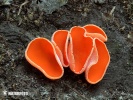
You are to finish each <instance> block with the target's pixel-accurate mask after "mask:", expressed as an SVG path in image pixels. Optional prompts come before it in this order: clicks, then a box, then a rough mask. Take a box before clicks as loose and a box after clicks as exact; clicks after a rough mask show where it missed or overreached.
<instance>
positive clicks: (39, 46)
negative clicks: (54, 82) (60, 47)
mask: <svg viewBox="0 0 133 100" xmlns="http://www.w3.org/2000/svg"><path fill="white" fill-rule="evenodd" d="M25 57H26V59H27V61H28V62H29V63H30V64H31V65H33V66H34V67H36V68H37V69H39V70H40V71H41V72H42V73H43V74H44V75H45V76H46V77H48V78H49V79H59V78H61V77H62V75H63V73H64V69H63V67H62V64H61V62H60V60H59V58H58V56H57V54H56V51H55V48H54V46H53V44H52V43H51V42H50V41H49V40H47V39H45V38H35V39H34V40H32V41H31V42H30V43H29V44H28V47H27V49H26V51H25Z"/></svg>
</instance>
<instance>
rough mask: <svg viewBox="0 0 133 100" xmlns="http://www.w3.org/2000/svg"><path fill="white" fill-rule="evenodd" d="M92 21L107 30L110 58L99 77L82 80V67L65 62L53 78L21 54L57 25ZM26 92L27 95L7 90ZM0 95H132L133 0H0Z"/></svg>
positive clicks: (5, 99)
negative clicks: (72, 68) (94, 80)
mask: <svg viewBox="0 0 133 100" xmlns="http://www.w3.org/2000/svg"><path fill="white" fill-rule="evenodd" d="M86 24H95V25H98V26H100V27H101V28H102V29H103V30H104V31H105V32H106V34H107V36H108V41H107V42H106V45H107V47H108V50H109V53H110V56H111V62H110V64H109V67H108V69H107V72H106V74H105V76H104V78H103V80H102V81H100V82H99V83H97V84H95V85H91V84H89V83H87V81H86V80H85V78H84V73H83V74H81V75H76V74H74V73H72V72H71V71H70V69H69V68H64V70H65V73H64V75H63V77H62V78H61V79H59V80H54V81H52V80H49V79H47V78H46V77H45V76H44V75H43V74H42V73H41V72H40V71H39V70H37V69H36V68H34V67H33V66H31V65H30V64H29V63H28V62H27V61H26V59H25V57H24V52H25V49H26V47H27V44H28V43H29V42H30V41H31V40H32V39H34V38H36V37H45V38H47V39H50V38H51V35H52V34H53V33H54V31H56V30H58V29H68V30H69V29H70V28H71V27H72V26H75V25H78V26H84V25H86ZM4 91H7V92H27V93H28V95H19V96H16V95H8V94H5V95H4V94H3V92H4ZM0 99H1V100H107V99H116V100H125V99H126V100H132V99H133V1H132V0H57V1H54V0H49V1H48V0H1V1H0Z"/></svg>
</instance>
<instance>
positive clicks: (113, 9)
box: [109, 6, 115, 16]
mask: <svg viewBox="0 0 133 100" xmlns="http://www.w3.org/2000/svg"><path fill="white" fill-rule="evenodd" d="M114 11H115V6H114V7H113V8H112V10H111V11H110V13H109V15H110V16H112V14H113V12H114Z"/></svg>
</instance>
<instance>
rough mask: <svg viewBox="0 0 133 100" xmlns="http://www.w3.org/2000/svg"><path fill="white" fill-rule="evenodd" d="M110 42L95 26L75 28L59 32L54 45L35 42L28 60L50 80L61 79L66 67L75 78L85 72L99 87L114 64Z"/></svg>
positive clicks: (54, 36)
mask: <svg viewBox="0 0 133 100" xmlns="http://www.w3.org/2000/svg"><path fill="white" fill-rule="evenodd" d="M106 41H107V36H106V34H105V32H104V31H103V30H102V29H101V28H100V27H98V26H96V25H94V24H88V25H85V26H83V27H80V26H74V27H72V28H71V29H70V31H68V30H57V31H55V32H54V34H53V35H52V38H51V41H49V40H47V39H46V38H42V37H39V38H35V39H34V40H32V41H31V42H30V43H29V44H28V46H27V48H26V51H25V58H26V59H27V61H28V62H29V63H30V64H31V65H32V66H34V67H35V68H37V69H39V70H40V71H41V72H42V73H43V74H44V75H45V76H46V77H47V78H49V79H59V78H61V77H62V76H63V74H64V69H63V66H64V67H68V66H69V67H70V69H71V71H72V72H74V73H75V74H81V73H83V72H85V78H86V80H87V82H89V83H91V84H96V83H98V82H99V81H101V80H102V78H103V77H104V75H105V72H106V70H107V68H108V65H109V62H110V55H109V52H108V49H107V47H106V45H105V43H104V42H106Z"/></svg>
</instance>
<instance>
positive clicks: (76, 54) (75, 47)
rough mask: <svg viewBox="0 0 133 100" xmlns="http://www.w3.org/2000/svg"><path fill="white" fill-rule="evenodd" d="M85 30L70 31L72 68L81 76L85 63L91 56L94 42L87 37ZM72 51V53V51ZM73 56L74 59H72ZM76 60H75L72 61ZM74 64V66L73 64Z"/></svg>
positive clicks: (79, 28) (76, 28)
mask: <svg viewBox="0 0 133 100" xmlns="http://www.w3.org/2000/svg"><path fill="white" fill-rule="evenodd" d="M84 34H85V30H84V28H82V27H78V26H77V27H73V28H72V29H71V31H70V42H71V43H70V44H69V45H71V46H69V48H68V49H69V54H70V53H71V55H69V59H71V61H70V68H71V69H72V71H74V72H75V73H76V74H81V73H82V72H83V71H84V69H85V66H84V65H85V63H86V60H87V58H88V57H89V56H90V54H91V51H92V47H93V42H92V38H90V37H85V36H84ZM71 50H72V51H71ZM72 56H73V57H72ZM72 58H74V59H72ZM71 62H73V64H71Z"/></svg>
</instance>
